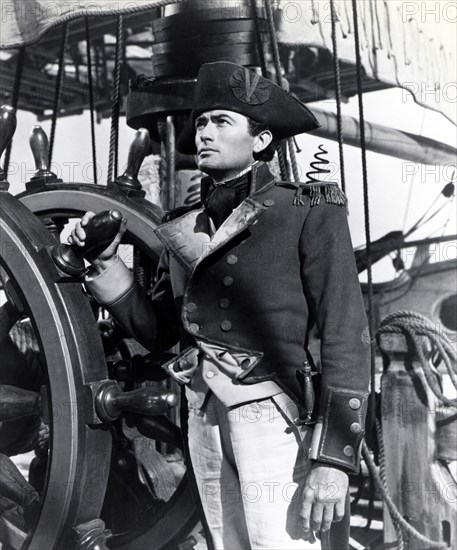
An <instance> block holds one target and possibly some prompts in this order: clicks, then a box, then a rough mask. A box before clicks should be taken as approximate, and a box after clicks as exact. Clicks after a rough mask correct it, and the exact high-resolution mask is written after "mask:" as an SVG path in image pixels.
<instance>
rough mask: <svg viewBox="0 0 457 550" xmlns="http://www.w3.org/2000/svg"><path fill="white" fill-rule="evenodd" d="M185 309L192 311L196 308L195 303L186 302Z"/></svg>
mask: <svg viewBox="0 0 457 550" xmlns="http://www.w3.org/2000/svg"><path fill="white" fill-rule="evenodd" d="M185 309H186V311H188V312H189V313H193V312H194V311H195V310H196V309H197V304H194V302H189V303H188V304H186V306H185Z"/></svg>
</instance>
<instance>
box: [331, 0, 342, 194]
mask: <svg viewBox="0 0 457 550" xmlns="http://www.w3.org/2000/svg"><path fill="white" fill-rule="evenodd" d="M330 10H331V19H332V44H333V74H334V78H335V95H336V123H337V130H338V150H339V155H340V170H341V188H342V190H343V192H344V193H346V179H345V175H344V154H343V119H342V113H341V75H340V63H339V58H338V44H337V39H336V19H337V15H336V11H335V2H334V0H330Z"/></svg>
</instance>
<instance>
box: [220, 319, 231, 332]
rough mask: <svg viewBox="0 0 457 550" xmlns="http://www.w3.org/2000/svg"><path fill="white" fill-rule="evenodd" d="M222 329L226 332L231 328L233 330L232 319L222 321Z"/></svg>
mask: <svg viewBox="0 0 457 550" xmlns="http://www.w3.org/2000/svg"><path fill="white" fill-rule="evenodd" d="M221 329H222V330H223V331H224V332H228V331H229V330H232V323H231V322H230V321H227V320H225V321H222V323H221Z"/></svg>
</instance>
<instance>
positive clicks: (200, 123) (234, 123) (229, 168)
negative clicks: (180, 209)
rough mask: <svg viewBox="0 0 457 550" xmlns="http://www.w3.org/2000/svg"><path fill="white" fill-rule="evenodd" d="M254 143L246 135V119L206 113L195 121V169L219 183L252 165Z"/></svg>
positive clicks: (226, 113)
mask: <svg viewBox="0 0 457 550" xmlns="http://www.w3.org/2000/svg"><path fill="white" fill-rule="evenodd" d="M257 141H258V140H257V136H251V135H250V134H249V127H248V120H247V118H246V117H245V116H244V115H240V114H238V113H235V112H233V111H225V110H220V109H218V110H214V111H208V112H205V113H203V114H201V115H200V116H199V117H197V119H196V120H195V145H196V147H197V165H198V167H199V168H200V170H202V171H203V172H206V173H207V174H208V175H210V176H212V177H215V179H216V178H218V180H219V181H224V180H226V179H229V178H230V177H234V176H236V174H237V173H238V172H241V171H242V170H244V169H245V168H247V167H248V166H250V165H251V164H252V162H253V160H254V159H253V156H252V153H253V151H254V148H255V146H256V143H257Z"/></svg>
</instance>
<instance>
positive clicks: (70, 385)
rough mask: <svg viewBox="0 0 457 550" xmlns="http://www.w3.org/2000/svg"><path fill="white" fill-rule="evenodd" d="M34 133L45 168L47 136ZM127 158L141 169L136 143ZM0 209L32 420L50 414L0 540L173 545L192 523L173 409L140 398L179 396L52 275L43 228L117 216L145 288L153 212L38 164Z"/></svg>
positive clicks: (155, 245) (154, 251)
mask: <svg viewBox="0 0 457 550" xmlns="http://www.w3.org/2000/svg"><path fill="white" fill-rule="evenodd" d="M37 135H38V148H39V149H41V153H39V154H41V157H42V160H43V159H44V158H45V156H46V155H45V154H44V153H43V136H42V134H40V133H38V134H37ZM140 138H141V136H140ZM40 140H41V141H40ZM137 145H138V140H137ZM131 152H132V154H131V155H130V157H129V158H130V160H132V159H134V157H135V159H134V160H135V162H134V164H135V163H136V164H135V165H137V166H138V167H139V164H141V162H140V163H139V164H138V147H137V149H136V150H135V147H132V151H131ZM34 154H35V156H36V158H37V154H38V153H37V149H36V148H35V151H34ZM38 164H39V163H37V165H38ZM131 167H132V163H130V168H131ZM128 171H129V168H128V169H127V171H126V173H127V172H128ZM133 172H135V170H133ZM133 172H132V171H131V172H130V176H131V177H133V180H136V174H135V173H133ZM132 174H133V175H132ZM124 175H125V174H124ZM124 183H125V181H124ZM0 208H1V213H2V216H1V218H2V222H1V231H2V233H1V243H2V251H1V266H2V268H3V269H4V272H5V274H6V278H7V279H8V290H9V295H10V296H11V297H12V298H11V302H12V303H13V302H14V300H15V301H16V302H18V303H19V304H20V306H21V307H22V308H23V310H24V311H23V314H22V318H23V319H24V321H23V322H24V323H27V322H28V320H30V322H31V324H32V326H33V329H34V334H35V336H36V340H37V341H38V345H39V348H40V356H41V358H42V363H43V365H44V367H45V368H44V371H45V372H44V376H43V381H44V382H43V387H42V388H41V389H40V391H39V392H37V395H38V394H39V395H40V396H41V398H37V400H36V402H37V403H38V405H35V406H36V407H40V410H39V411H38V417H40V418H49V420H48V422H49V429H48V431H49V437H48V439H49V445H48V450H47V451H46V452H45V453H44V454H45V456H43V452H37V459H35V460H34V461H33V462H32V468H31V472H30V475H31V477H30V480H31V482H32V481H33V484H34V486H32V485H31V483H28V482H26V481H25V480H24V479H20V478H19V477H18V472H17V471H15V470H14V468H13V467H12V468H11V470H12V471H13V474H12V475H13V476H15V479H16V480H17V484H18V485H19V486H21V487H22V486H24V487H26V488H27V491H28V492H27V491H26V496H27V498H28V499H29V500H31V501H32V504H33V505H32V506H30V505H29V504H28V503H27V505H25V504H24V503H22V502H19V503H18V502H16V503H13V505H11V510H12V511H10V512H8V514H6V513H3V514H1V513H0V515H2V516H3V520H0V541H1V542H2V543H3V544H4V545H5V547H7V546H10V547H12V548H18V549H19V548H24V549H25V548H30V549H32V548H33V549H36V550H43V548H49V549H51V548H55V549H58V548H69V549H85V550H90V549H93V550H95V549H96V548H119V549H122V550H128V549H131V550H134V549H140V548H151V549H157V550H159V549H174V548H177V546H178V544H179V543H180V542H182V541H183V540H185V539H186V537H187V536H188V535H189V533H190V531H191V530H192V529H194V528H195V526H196V525H197V523H198V517H197V513H196V509H195V505H194V501H193V498H192V495H191V490H190V486H189V483H188V479H187V476H186V475H185V467H184V460H183V457H182V444H181V438H180V429H179V427H178V424H179V422H177V421H176V414H173V411H172V410H171V409H168V408H167V410H170V412H169V413H167V412H166V411H163V410H162V409H160V410H159V409H157V411H156V409H154V411H155V412H154V411H153V412H152V413H151V410H149V411H146V412H145V411H143V410H142V409H141V407H138V406H136V401H135V399H136V396H138V395H139V394H141V393H142V392H143V394H144V392H148V395H152V396H159V397H160V396H164V395H170V393H169V392H170V391H174V390H175V389H176V388H170V387H169V385H168V384H167V383H166V382H163V381H160V376H157V375H156V374H154V372H161V369H160V368H159V367H158V363H159V361H160V358H154V357H151V355H150V354H147V352H146V350H144V349H142V348H141V347H140V346H139V345H136V344H135V343H134V342H132V341H129V340H126V339H125V337H124V335H122V334H121V333H120V332H119V331H118V330H117V329H116V327H115V326H113V325H112V323H111V321H110V319H109V318H108V319H104V320H102V321H100V320H99V321H98V324H97V321H96V316H94V308H92V309H91V306H90V301H89V299H88V297H87V296H86V295H85V293H84V292H83V287H82V285H81V284H80V283H78V282H71V283H69V282H65V279H64V278H60V279H58V277H57V278H56V275H55V272H56V266H55V265H54V263H53V261H52V259H51V255H50V254H49V251H50V250H51V248H52V247H53V246H56V241H55V237H53V236H51V234H50V233H49V231H48V230H47V229H46V227H45V225H44V224H43V223H42V222H40V220H39V218H41V219H42V220H45V221H46V224H47V225H48V226H49V225H52V226H53V228H54V233H55V234H56V233H58V232H59V230H60V229H61V228H62V227H63V226H64V225H65V224H66V223H67V222H68V221H70V220H71V219H72V218H79V217H81V215H82V214H83V213H84V212H85V211H87V210H92V211H94V212H96V213H97V212H104V211H116V210H117V211H120V212H121V213H122V215H123V216H124V217H126V218H127V219H128V225H127V232H126V234H125V236H124V239H123V243H122V244H123V245H126V246H131V247H132V253H133V255H134V256H135V258H137V259H138V258H139V257H141V261H140V264H141V265H140V268H139V269H138V261H136V264H137V265H136V266H135V267H136V271H138V272H140V273H141V274H142V277H143V280H142V284H145V272H147V274H148V275H147V276H146V279H148V277H152V275H150V274H152V273H154V271H155V266H156V265H157V262H158V259H159V256H160V253H161V245H160V243H159V241H158V239H157V238H156V237H155V236H154V233H153V229H154V228H155V227H156V226H157V224H158V223H159V222H160V219H161V211H160V209H159V208H158V207H156V206H155V205H152V204H151V203H149V202H148V201H146V200H145V199H144V198H142V197H141V194H140V193H138V192H134V191H132V189H131V188H130V189H128V188H125V189H124V190H122V189H116V187H115V186H113V187H112V188H109V189H108V188H106V187H102V186H96V185H87V184H76V183H63V182H59V181H56V180H55V178H53V177H52V175H51V174H50V173H49V172H48V171H47V170H46V169H43V166H42V168H41V173H39V174H37V178H36V179H35V180H34V181H33V182H32V183H31V184H30V185H29V186H28V189H27V191H26V192H25V193H22V194H21V195H19V196H18V197H12V196H11V195H10V194H8V193H7V192H5V191H4V192H3V193H2V200H1V201H0ZM32 212H33V214H32ZM34 214H35V215H36V216H35V215H34ZM4 278H5V277H4ZM14 307H15V306H14ZM96 314H97V315H98V313H96ZM50 327H61V328H59V329H58V331H59V332H58V336H59V337H54V338H50V337H49V334H50V333H51V332H52V329H51V328H50ZM107 327H109V330H107ZM50 331H51V332H50ZM100 335H102V336H105V337H106V338H105V339H103V345H102V339H101V338H100ZM154 366H155V369H154ZM150 372H151V373H152V374H150ZM0 383H4V382H3V381H2V380H1V379H0ZM12 385H14V384H12ZM0 387H1V386H0ZM5 387H6V386H5ZM113 388H114V390H113ZM18 391H24V392H26V391H29V390H24V389H22V388H21V389H19V390H18ZM112 391H114V394H113V393H112ZM110 392H111V394H110ZM120 392H122V396H123V398H122V399H123V401H122V403H120V404H119V411H117V412H118V414H116V415H115V417H113V418H108V417H109V414H103V413H102V414H100V403H102V405H103V400H104V399H105V401H106V400H107V399H108V398H111V397H112V395H115V396H118V395H119V393H120ZM31 393H33V392H31ZM107 394H109V395H108V397H107ZM2 395H3V394H2ZM24 395H26V396H29V394H24ZM29 397H30V396H29ZM118 401H119V399H118ZM44 408H47V409H48V410H47V411H44V410H43V409H44ZM101 408H102V409H103V407H101ZM121 409H122V410H121ZM34 413H35V415H36V414H37V411H36V410H35V411H34ZM143 413H144V414H143ZM155 413H158V414H155ZM160 413H162V414H160ZM30 418H32V416H30ZM42 424H43V422H42V420H41V425H42ZM40 433H41V432H40ZM6 460H8V462H7V464H8V465H11V464H10V462H9V459H7V458H6ZM37 460H38V467H37V464H36V461H37ZM34 463H35V464H34ZM19 475H20V474H19ZM34 491H36V493H37V494H38V498H35V497H33V495H34ZM30 495H32V496H30ZM32 497H33V498H32ZM34 498H35V500H37V501H38V504H37V503H36V502H35V501H34ZM16 500H18V499H16ZM23 500H24V499H23ZM24 516H25V518H26V520H27V521H25V520H24ZM29 516H31V517H32V519H30V518H29Z"/></svg>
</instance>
